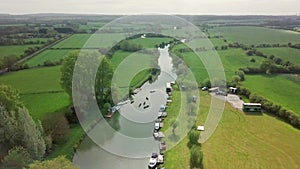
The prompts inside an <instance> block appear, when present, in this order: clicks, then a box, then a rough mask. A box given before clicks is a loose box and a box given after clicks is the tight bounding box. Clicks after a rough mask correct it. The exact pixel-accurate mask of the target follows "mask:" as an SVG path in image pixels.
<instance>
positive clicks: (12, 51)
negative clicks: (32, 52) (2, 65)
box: [0, 45, 40, 58]
mask: <svg viewBox="0 0 300 169" xmlns="http://www.w3.org/2000/svg"><path fill="white" fill-rule="evenodd" d="M35 46H40V45H13V46H0V58H2V57H4V56H9V55H16V56H18V57H19V56H20V55H22V54H24V51H25V50H26V49H28V48H29V47H35Z"/></svg>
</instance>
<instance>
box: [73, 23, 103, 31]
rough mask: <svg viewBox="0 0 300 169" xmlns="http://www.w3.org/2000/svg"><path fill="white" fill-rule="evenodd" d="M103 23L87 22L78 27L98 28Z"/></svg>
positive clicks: (84, 28)
mask: <svg viewBox="0 0 300 169" xmlns="http://www.w3.org/2000/svg"><path fill="white" fill-rule="evenodd" d="M104 25H105V23H104V22H88V23H87V24H86V25H83V24H81V25H80V27H79V29H81V30H90V29H99V28H101V27H102V26H104Z"/></svg>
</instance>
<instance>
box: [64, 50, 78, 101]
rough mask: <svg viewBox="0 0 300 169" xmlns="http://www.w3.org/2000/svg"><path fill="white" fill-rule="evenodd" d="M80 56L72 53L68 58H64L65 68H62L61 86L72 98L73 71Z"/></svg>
mask: <svg viewBox="0 0 300 169" xmlns="http://www.w3.org/2000/svg"><path fill="white" fill-rule="evenodd" d="M78 55H79V53H78V52H73V53H70V54H69V55H68V56H67V57H65V58H64V60H63V66H62V68H61V72H62V76H61V86H62V88H63V89H64V90H65V91H66V92H67V93H68V94H69V96H72V79H73V70H74V67H75V63H76V60H77V58H78Z"/></svg>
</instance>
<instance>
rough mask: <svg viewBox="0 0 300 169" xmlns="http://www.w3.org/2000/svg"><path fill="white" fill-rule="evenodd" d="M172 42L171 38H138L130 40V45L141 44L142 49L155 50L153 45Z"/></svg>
mask: <svg viewBox="0 0 300 169" xmlns="http://www.w3.org/2000/svg"><path fill="white" fill-rule="evenodd" d="M170 41H172V39H171V38H144V39H142V38H138V39H133V40H130V43H135V44H141V45H142V46H143V47H144V48H155V45H159V44H161V43H162V42H165V43H168V42H170Z"/></svg>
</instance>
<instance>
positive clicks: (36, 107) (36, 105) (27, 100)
mask: <svg viewBox="0 0 300 169" xmlns="http://www.w3.org/2000/svg"><path fill="white" fill-rule="evenodd" d="M21 101H22V102H23V103H24V105H25V107H26V108H27V109H28V110H29V112H30V114H31V116H32V118H33V119H34V120H40V119H42V118H43V117H44V116H45V114H47V113H52V112H55V111H57V110H59V109H61V108H63V107H66V106H68V105H69V104H70V99H69V96H68V94H67V93H65V92H60V93H40V94H28V95H21Z"/></svg>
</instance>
